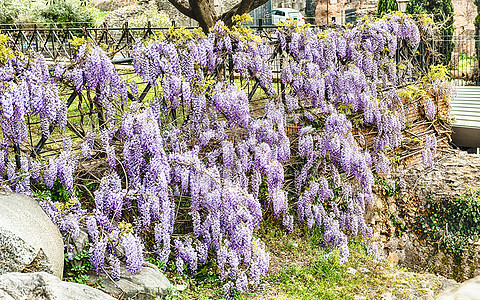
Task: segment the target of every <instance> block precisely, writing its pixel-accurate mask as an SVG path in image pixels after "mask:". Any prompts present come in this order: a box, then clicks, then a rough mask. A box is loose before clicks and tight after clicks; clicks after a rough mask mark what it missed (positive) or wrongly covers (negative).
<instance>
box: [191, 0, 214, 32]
mask: <svg viewBox="0 0 480 300" xmlns="http://www.w3.org/2000/svg"><path fill="white" fill-rule="evenodd" d="M189 3H190V9H191V10H192V13H193V15H194V16H195V17H194V18H193V19H195V20H196V21H197V22H198V25H199V26H200V27H201V28H202V30H203V32H205V33H208V30H209V29H210V28H212V27H213V26H214V25H215V23H216V22H217V20H218V16H217V13H216V11H215V7H214V5H213V1H210V0H190V1H189Z"/></svg>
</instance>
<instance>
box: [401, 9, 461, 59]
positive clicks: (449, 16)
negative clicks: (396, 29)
mask: <svg viewBox="0 0 480 300" xmlns="http://www.w3.org/2000/svg"><path fill="white" fill-rule="evenodd" d="M407 13H409V14H430V15H433V20H434V22H435V23H436V24H437V25H438V26H439V28H440V36H438V37H436V38H437V40H439V41H440V42H439V47H438V49H437V51H439V52H440V53H441V54H442V55H443V58H442V63H443V64H445V65H448V63H449V62H450V59H451V57H452V51H453V49H454V47H455V44H454V42H453V41H452V36H453V32H454V30H455V27H454V25H453V24H454V18H455V13H454V10H453V4H452V0H410V1H409V2H408V5H407Z"/></svg>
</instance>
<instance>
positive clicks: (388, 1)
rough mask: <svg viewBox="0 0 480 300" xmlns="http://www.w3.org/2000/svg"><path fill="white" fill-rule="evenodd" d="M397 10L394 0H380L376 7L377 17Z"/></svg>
mask: <svg viewBox="0 0 480 300" xmlns="http://www.w3.org/2000/svg"><path fill="white" fill-rule="evenodd" d="M397 10H398V4H397V1H396V0H380V1H378V6H377V15H379V16H381V15H384V14H386V13H388V12H391V11H392V12H393V11H397Z"/></svg>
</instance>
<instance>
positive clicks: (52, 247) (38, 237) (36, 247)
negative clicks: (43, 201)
mask: <svg viewBox="0 0 480 300" xmlns="http://www.w3.org/2000/svg"><path fill="white" fill-rule="evenodd" d="M0 249H1V250H0V274H4V273H7V272H22V273H26V272H27V273H28V272H48V273H51V274H54V275H55V276H57V277H59V278H62V274H63V261H64V254H63V251H64V246H63V240H62V236H61V234H60V231H59V230H58V228H57V226H55V225H54V224H53V223H52V221H51V220H50V218H49V217H48V216H47V215H46V214H45V212H44V211H43V210H42V208H41V207H40V206H39V205H38V202H37V201H35V200H34V199H32V198H30V197H27V196H24V195H21V194H15V193H7V192H0Z"/></svg>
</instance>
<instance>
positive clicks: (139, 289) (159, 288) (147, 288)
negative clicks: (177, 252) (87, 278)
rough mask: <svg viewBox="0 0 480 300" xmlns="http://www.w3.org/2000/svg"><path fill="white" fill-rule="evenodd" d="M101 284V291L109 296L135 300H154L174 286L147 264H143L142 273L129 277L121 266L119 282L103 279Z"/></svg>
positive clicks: (155, 268)
mask: <svg viewBox="0 0 480 300" xmlns="http://www.w3.org/2000/svg"><path fill="white" fill-rule="evenodd" d="M103 284H104V285H105V286H104V287H102V288H101V289H102V290H103V291H105V292H106V293H108V294H110V295H113V296H115V297H119V296H120V295H123V297H125V298H133V297H135V299H136V300H143V299H154V298H155V297H158V296H165V295H167V294H168V293H169V291H170V290H174V286H173V285H172V284H170V282H169V281H168V279H167V277H165V275H163V273H162V272H161V271H160V270H159V269H158V268H157V267H156V266H155V265H153V264H150V263H147V262H145V263H144V264H143V268H142V271H141V272H140V273H138V274H136V275H130V274H129V273H128V271H127V269H126V268H125V266H123V265H122V266H121V275H120V280H119V281H112V280H110V279H108V278H105V280H104V281H103Z"/></svg>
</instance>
